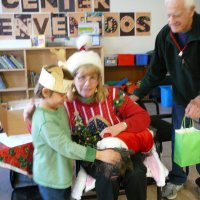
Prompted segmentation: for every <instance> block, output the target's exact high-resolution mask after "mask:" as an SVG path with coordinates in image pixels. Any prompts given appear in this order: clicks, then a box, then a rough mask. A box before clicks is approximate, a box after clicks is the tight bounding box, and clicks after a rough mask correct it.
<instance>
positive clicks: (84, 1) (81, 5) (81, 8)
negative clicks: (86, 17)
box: [75, 0, 92, 12]
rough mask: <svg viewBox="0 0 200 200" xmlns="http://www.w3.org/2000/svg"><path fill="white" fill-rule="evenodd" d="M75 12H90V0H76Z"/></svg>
mask: <svg viewBox="0 0 200 200" xmlns="http://www.w3.org/2000/svg"><path fill="white" fill-rule="evenodd" d="M75 11H76V12H92V0H76V10H75Z"/></svg>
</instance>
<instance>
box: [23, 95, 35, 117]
mask: <svg viewBox="0 0 200 200" xmlns="http://www.w3.org/2000/svg"><path fill="white" fill-rule="evenodd" d="M34 111H35V99H34V98H32V99H31V101H30V102H29V103H28V104H27V106H26V107H25V108H24V112H23V117H24V121H31V119H32V116H33V113H34Z"/></svg>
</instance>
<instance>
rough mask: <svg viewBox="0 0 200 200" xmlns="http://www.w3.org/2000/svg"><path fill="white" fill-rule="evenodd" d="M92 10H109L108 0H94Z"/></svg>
mask: <svg viewBox="0 0 200 200" xmlns="http://www.w3.org/2000/svg"><path fill="white" fill-rule="evenodd" d="M94 11H95V12H109V11H110V0H94Z"/></svg>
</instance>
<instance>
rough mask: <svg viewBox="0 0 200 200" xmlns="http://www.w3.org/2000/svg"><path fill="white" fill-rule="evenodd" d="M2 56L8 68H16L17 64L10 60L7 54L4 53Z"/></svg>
mask: <svg viewBox="0 0 200 200" xmlns="http://www.w3.org/2000/svg"><path fill="white" fill-rule="evenodd" d="M3 58H4V59H5V61H6V62H7V64H8V65H9V68H10V69H16V68H17V66H16V65H15V64H14V63H13V62H12V61H11V60H10V58H9V56H8V55H4V56H3Z"/></svg>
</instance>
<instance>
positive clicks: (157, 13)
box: [0, 0, 200, 55]
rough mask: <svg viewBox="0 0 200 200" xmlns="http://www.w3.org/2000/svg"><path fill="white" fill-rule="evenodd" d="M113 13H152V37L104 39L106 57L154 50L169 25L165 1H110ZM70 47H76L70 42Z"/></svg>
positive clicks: (7, 44)
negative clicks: (158, 35)
mask: <svg viewBox="0 0 200 200" xmlns="http://www.w3.org/2000/svg"><path fill="white" fill-rule="evenodd" d="M196 10H197V12H199V13H200V0H196ZM110 11H111V12H151V35H150V36H127V37H104V38H103V39H102V45H103V46H104V52H105V55H107V54H117V53H144V52H147V51H150V50H152V49H153V48H154V42H155V37H156V35H157V33H158V31H159V30H160V29H161V28H162V27H163V26H164V25H165V24H166V23H167V20H166V15H165V9H164V0H110ZM30 45H31V43H30V41H29V40H28V41H27V40H4V41H2V40H0V48H1V49H2V48H26V47H30ZM68 45H74V40H73V39H72V40H70V41H69V42H68Z"/></svg>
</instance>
